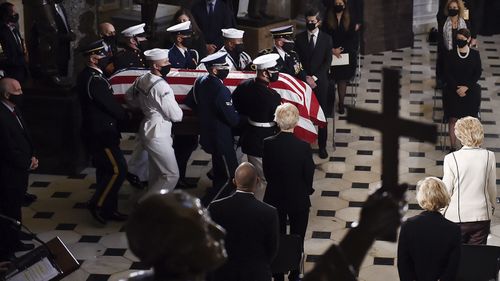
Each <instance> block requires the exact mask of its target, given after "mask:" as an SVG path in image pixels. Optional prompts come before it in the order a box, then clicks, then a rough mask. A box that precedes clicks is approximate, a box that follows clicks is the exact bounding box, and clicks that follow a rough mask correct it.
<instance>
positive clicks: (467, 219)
mask: <svg viewBox="0 0 500 281" xmlns="http://www.w3.org/2000/svg"><path fill="white" fill-rule="evenodd" d="M455 135H456V136H457V138H458V140H459V141H460V142H461V143H462V145H463V147H462V149H460V150H458V151H456V152H453V153H450V154H448V155H446V156H445V158H444V164H443V170H444V171H443V182H444V183H445V184H446V188H447V189H448V192H449V193H450V195H451V202H450V204H449V206H448V207H447V208H446V209H445V210H444V211H443V214H444V216H445V217H446V218H447V219H449V220H451V221H453V222H455V223H457V224H458V225H459V226H460V229H461V231H462V243H464V244H486V239H487V238H488V234H489V232H490V221H491V217H492V216H493V212H494V210H495V200H496V197H497V191H496V160H495V154H494V153H493V152H491V151H488V150H486V149H483V148H481V145H482V144H483V140H484V132H483V126H482V125H481V122H480V121H479V120H478V119H477V118H474V117H470V116H469V117H464V118H461V119H459V120H458V121H457V123H456V124H455Z"/></svg>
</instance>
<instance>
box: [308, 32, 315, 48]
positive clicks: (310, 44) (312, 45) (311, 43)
mask: <svg viewBox="0 0 500 281" xmlns="http://www.w3.org/2000/svg"><path fill="white" fill-rule="evenodd" d="M308 49H309V51H312V50H314V34H311V38H310V39H309V46H308Z"/></svg>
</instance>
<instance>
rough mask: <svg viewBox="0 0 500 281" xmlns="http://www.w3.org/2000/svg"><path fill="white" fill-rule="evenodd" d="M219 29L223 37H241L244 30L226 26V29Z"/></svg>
mask: <svg viewBox="0 0 500 281" xmlns="http://www.w3.org/2000/svg"><path fill="white" fill-rule="evenodd" d="M221 30H222V36H223V37H224V38H228V39H239V38H243V33H245V31H243V30H239V29H236V28H227V29H221Z"/></svg>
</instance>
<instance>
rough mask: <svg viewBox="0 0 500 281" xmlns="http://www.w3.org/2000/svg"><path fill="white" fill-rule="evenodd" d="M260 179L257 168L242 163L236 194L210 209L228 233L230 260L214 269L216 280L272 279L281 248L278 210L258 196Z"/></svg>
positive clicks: (238, 172) (263, 280) (227, 244)
mask: <svg viewBox="0 0 500 281" xmlns="http://www.w3.org/2000/svg"><path fill="white" fill-rule="evenodd" d="M258 182H259V177H258V176H257V170H256V169H255V167H254V166H253V165H252V164H250V163H248V162H244V163H242V164H241V165H240V166H238V168H237V169H236V172H235V177H234V184H235V185H236V193H235V194H233V195H232V196H229V197H226V198H224V199H221V200H217V201H214V202H213V203H212V204H211V205H210V207H209V208H208V210H209V211H210V214H211V216H212V219H213V220H214V221H215V222H216V223H218V224H220V225H221V226H222V227H224V229H226V232H227V235H226V243H225V244H226V249H227V254H228V259H227V262H226V263H225V264H224V265H223V266H222V267H220V268H219V269H218V270H216V271H215V272H214V281H228V280H231V281H271V262H272V261H273V260H274V258H275V257H276V254H277V251H278V234H279V231H278V213H277V211H276V209H275V208H274V207H272V206H269V205H267V204H266V203H263V202H260V201H258V200H257V199H256V198H255V196H254V193H255V191H256V189H257V186H258Z"/></svg>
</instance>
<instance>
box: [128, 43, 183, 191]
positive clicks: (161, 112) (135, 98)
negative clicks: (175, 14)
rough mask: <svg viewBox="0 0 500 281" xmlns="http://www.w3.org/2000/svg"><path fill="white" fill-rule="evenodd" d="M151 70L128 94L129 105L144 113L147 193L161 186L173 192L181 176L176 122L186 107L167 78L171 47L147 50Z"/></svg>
mask: <svg viewBox="0 0 500 281" xmlns="http://www.w3.org/2000/svg"><path fill="white" fill-rule="evenodd" d="M144 55H145V57H146V59H147V61H148V65H149V66H150V68H151V71H150V72H148V73H146V74H144V75H142V76H140V77H138V78H137V79H136V80H135V82H134V84H133V86H132V87H130V89H129V90H128V91H127V92H126V94H125V99H126V101H127V103H128V104H130V105H131V106H133V107H139V108H140V109H141V110H142V112H143V113H144V119H143V120H142V123H141V126H140V128H139V136H140V140H141V142H142V145H143V147H144V148H145V149H146V151H147V152H148V159H149V191H148V193H147V194H146V196H148V195H150V194H153V193H155V192H159V191H160V190H161V189H166V190H168V191H172V190H173V189H174V188H175V186H176V184H177V181H178V179H179V168H178V167H177V161H176V160H175V154H174V149H173V147H172V136H171V133H172V122H179V121H181V120H182V109H181V108H180V107H179V104H177V101H176V100H175V96H174V91H173V90H172V88H171V87H170V86H169V85H168V83H167V81H166V80H165V76H166V75H167V74H168V72H169V71H170V68H171V65H170V63H169V61H168V50H165V49H152V50H148V51H145V52H144Z"/></svg>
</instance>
